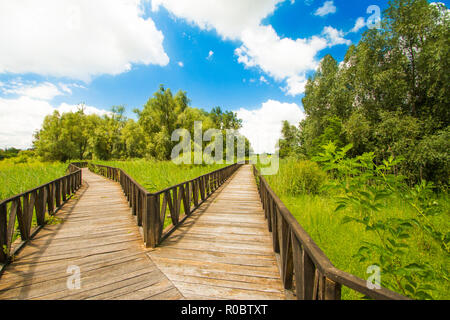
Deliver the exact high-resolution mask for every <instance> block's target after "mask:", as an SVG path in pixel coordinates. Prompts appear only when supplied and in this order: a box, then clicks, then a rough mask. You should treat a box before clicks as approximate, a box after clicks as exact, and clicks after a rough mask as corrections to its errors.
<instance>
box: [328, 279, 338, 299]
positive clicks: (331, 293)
mask: <svg viewBox="0 0 450 320" xmlns="http://www.w3.org/2000/svg"><path fill="white" fill-rule="evenodd" d="M324 281H325V300H341V288H342V286H341V284H340V283H336V282H334V281H333V280H330V279H328V278H325V280H324Z"/></svg>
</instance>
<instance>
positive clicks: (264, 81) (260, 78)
mask: <svg viewBox="0 0 450 320" xmlns="http://www.w3.org/2000/svg"><path fill="white" fill-rule="evenodd" d="M259 81H260V82H263V83H265V84H269V81H267V79H266V78H265V77H264V76H261V77H259Z"/></svg>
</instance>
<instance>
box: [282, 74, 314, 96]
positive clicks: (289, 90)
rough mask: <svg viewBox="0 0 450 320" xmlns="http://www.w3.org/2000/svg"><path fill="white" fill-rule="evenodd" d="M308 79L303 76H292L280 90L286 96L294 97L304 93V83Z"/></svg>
mask: <svg viewBox="0 0 450 320" xmlns="http://www.w3.org/2000/svg"><path fill="white" fill-rule="evenodd" d="M307 82H308V79H307V78H306V75H305V74H302V75H299V76H292V77H289V78H288V79H287V80H286V87H284V88H282V90H283V91H284V92H286V94H288V95H290V96H293V97H295V96H296V95H299V94H302V93H303V92H305V87H306V83H307Z"/></svg>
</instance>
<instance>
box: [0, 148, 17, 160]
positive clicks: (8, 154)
mask: <svg viewBox="0 0 450 320" xmlns="http://www.w3.org/2000/svg"><path fill="white" fill-rule="evenodd" d="M19 152H20V150H19V149H16V148H6V149H5V150H3V149H0V160H3V159H8V158H12V157H16V156H17V155H18V154H19Z"/></svg>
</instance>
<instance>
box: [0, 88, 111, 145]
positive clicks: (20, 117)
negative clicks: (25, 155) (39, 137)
mask: <svg viewBox="0 0 450 320" xmlns="http://www.w3.org/2000/svg"><path fill="white" fill-rule="evenodd" d="M56 110H57V111H59V112H60V113H63V112H69V111H76V110H78V106H76V105H70V104H66V103H62V104H60V105H59V106H56V107H55V106H53V105H51V104H50V103H49V102H48V101H45V100H42V99H35V98H32V97H28V96H22V97H19V98H16V99H4V98H0V114H1V115H2V116H1V117H0V148H5V147H16V148H20V149H26V148H30V147H31V146H32V140H33V133H34V132H35V131H36V130H39V129H40V128H41V126H42V122H43V121H44V118H45V116H46V115H49V114H52V113H53V112H54V111H56ZM85 112H86V113H87V114H98V115H104V114H107V113H108V111H105V110H101V109H98V108H95V107H92V106H85Z"/></svg>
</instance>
